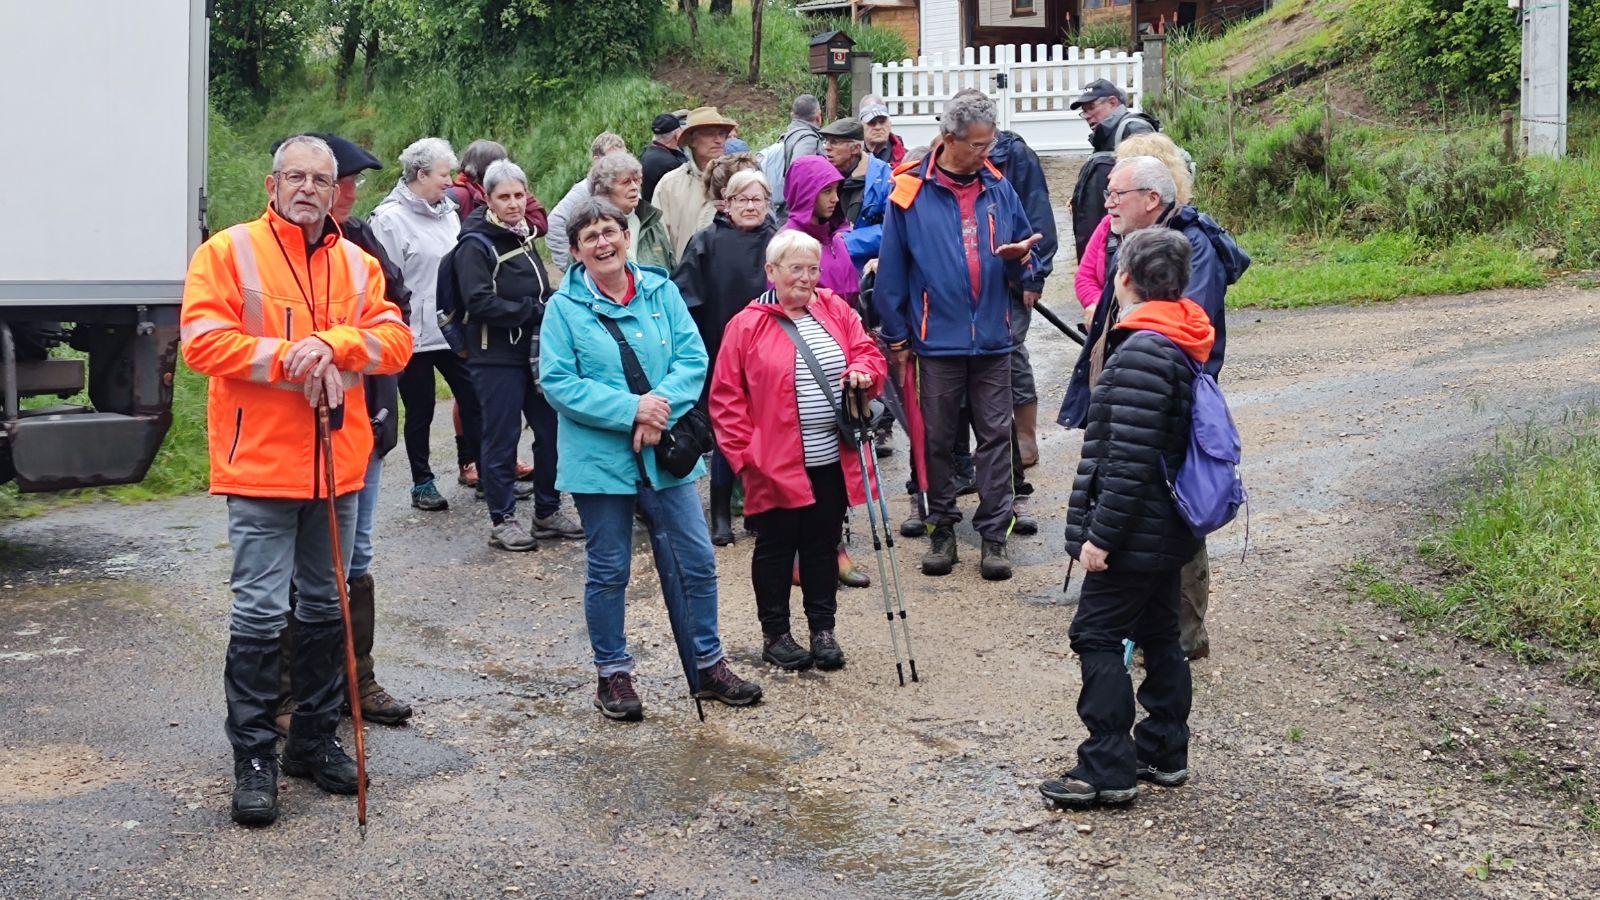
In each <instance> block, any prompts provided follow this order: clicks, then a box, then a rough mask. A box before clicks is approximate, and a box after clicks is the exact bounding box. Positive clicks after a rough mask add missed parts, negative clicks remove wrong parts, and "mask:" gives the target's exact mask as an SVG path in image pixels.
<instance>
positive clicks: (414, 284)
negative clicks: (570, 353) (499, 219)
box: [371, 137, 483, 510]
mask: <svg viewBox="0 0 1600 900" xmlns="http://www.w3.org/2000/svg"><path fill="white" fill-rule="evenodd" d="M455 167H456V155H455V152H454V151H452V150H451V149H450V145H449V144H448V143H445V141H444V140H443V139H441V138H436V137H428V138H423V139H421V140H419V141H417V142H415V143H413V144H412V145H411V146H409V147H407V148H406V149H405V150H404V151H402V152H401V153H400V168H401V173H400V180H399V182H397V183H396V184H395V186H394V190H392V191H390V192H389V196H387V197H385V198H384V199H383V202H382V203H379V204H378V208H377V209H375V210H373V211H372V219H371V224H372V230H373V232H374V233H375V234H376V235H377V237H378V242H379V243H381V244H383V249H384V250H385V251H386V252H387V253H388V254H389V258H390V259H391V260H393V261H394V263H395V264H396V265H398V266H399V267H400V269H401V271H403V272H404V273H405V279H406V286H407V287H409V288H411V333H412V335H413V336H414V338H415V350H414V352H413V353H412V355H411V362H410V363H409V364H408V365H407V366H406V368H405V371H404V372H402V373H401V374H400V400H401V402H403V403H404V404H405V408H406V428H405V438H406V456H407V457H409V458H410V460H411V483H412V488H411V505H412V506H415V507H416V508H418V509H424V510H441V509H448V508H449V506H450V504H449V502H448V501H446V500H445V499H444V497H443V496H442V495H441V494H440V493H439V488H438V487H437V486H436V485H435V484H434V477H433V469H432V468H431V467H430V466H429V464H428V436H429V429H430V427H431V426H432V425H433V405H434V375H433V373H434V371H435V370H437V371H438V372H439V374H441V375H443V376H444V380H445V382H446V383H447V384H449V385H450V393H451V394H453V395H455V398H456V404H457V406H458V407H459V408H460V410H461V424H462V433H461V434H459V435H457V436H456V464H457V465H458V466H459V467H460V479H461V482H462V483H463V484H473V485H476V482H477V480H478V472H477V469H478V444H479V441H480V434H481V428H482V422H483V417H482V414H481V411H480V409H479V406H478V395H477V393H476V392H475V391H474V390H473V389H472V379H471V378H470V377H469V375H468V374H467V365H466V361H465V360H463V359H462V358H461V357H460V356H457V355H456V354H455V353H454V352H453V351H452V350H451V349H450V345H449V344H448V343H447V342H446V341H445V339H444V334H443V333H442V332H441V331H440V330H439V320H438V298H437V296H436V291H437V287H438V281H439V261H440V260H441V259H443V258H444V255H445V254H446V253H448V252H450V250H451V249H452V248H453V247H455V245H456V235H457V233H458V232H459V231H460V230H461V221H460V219H459V218H458V217H457V216H456V204H455V201H454V200H451V199H450V198H449V196H447V195H446V193H445V189H446V188H448V187H449V186H450V172H451V170H452V169H454V168H455Z"/></svg>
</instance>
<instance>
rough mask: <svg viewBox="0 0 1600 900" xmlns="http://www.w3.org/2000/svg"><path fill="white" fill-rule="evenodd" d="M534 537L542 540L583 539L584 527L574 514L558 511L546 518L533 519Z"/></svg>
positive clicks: (535, 517)
mask: <svg viewBox="0 0 1600 900" xmlns="http://www.w3.org/2000/svg"><path fill="white" fill-rule="evenodd" d="M533 536H534V537H541V538H581V537H583V525H582V524H581V523H580V522H579V521H578V520H577V518H575V517H574V516H573V515H572V513H570V512H567V511H566V510H565V509H558V510H556V511H555V512H553V513H551V514H550V515H548V516H545V517H544V518H542V519H541V518H539V517H538V516H534V517H533Z"/></svg>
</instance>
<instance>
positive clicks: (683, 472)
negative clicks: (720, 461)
mask: <svg viewBox="0 0 1600 900" xmlns="http://www.w3.org/2000/svg"><path fill="white" fill-rule="evenodd" d="M598 318H599V319H600V324H601V325H603V326H605V329H606V331H608V332H610V333H611V337H612V338H613V339H615V340H616V342H617V349H618V350H619V351H620V352H621V353H622V374H623V375H624V376H626V377H627V379H628V390H630V391H633V392H634V393H635V394H639V395H640V396H643V395H645V394H648V393H650V378H649V376H647V375H645V374H644V366H642V365H640V364H639V357H638V355H637V354H635V353H634V352H633V346H632V345H631V344H629V343H628V339H627V338H625V337H623V336H622V326H620V325H618V324H617V323H616V321H615V320H614V319H612V318H611V317H610V316H598ZM716 445H717V442H716V438H715V437H713V436H712V434H711V417H710V416H707V415H706V414H705V412H704V411H702V410H701V409H700V407H698V406H691V407H689V411H688V412H686V413H684V414H683V417H682V418H680V419H679V420H678V421H677V423H675V424H674V425H673V426H672V427H671V428H668V429H667V430H666V431H665V432H663V433H662V434H661V443H659V444H657V445H656V462H657V463H659V464H660V465H661V468H663V469H666V470H667V472H668V473H669V474H671V475H672V477H674V478H687V477H688V476H689V473H690V472H693V471H694V467H695V464H696V463H698V462H700V458H701V457H702V456H705V455H706V454H707V453H710V452H711V449H712V448H713V447H715V446H716ZM639 475H640V477H645V478H646V484H648V483H649V479H648V477H646V476H645V473H644V461H643V459H640V461H639Z"/></svg>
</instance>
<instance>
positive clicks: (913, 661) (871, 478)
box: [851, 388, 919, 685]
mask: <svg viewBox="0 0 1600 900" xmlns="http://www.w3.org/2000/svg"><path fill="white" fill-rule="evenodd" d="M851 393H852V394H853V395H854V396H855V399H856V407H857V409H858V410H864V411H865V412H862V414H861V422H862V423H863V425H862V430H863V431H862V433H863V435H865V434H867V433H869V432H870V431H871V427H872V416H871V414H870V410H871V409H872V402H871V401H870V400H869V399H867V392H866V390H865V389H864V388H856V389H854V390H853V391H852V392H851ZM867 444H868V442H867V441H865V440H863V441H861V442H860V446H858V447H857V448H856V450H857V451H858V452H859V453H860V454H861V474H862V477H863V478H864V479H867V521H868V523H869V524H872V525H873V528H874V531H873V535H872V545H873V547H874V548H876V547H877V546H878V535H877V530H876V529H877V528H878V527H879V526H881V527H882V529H883V538H884V541H885V543H886V544H887V545H888V548H889V553H888V556H889V574H890V577H892V578H893V579H894V597H895V603H894V605H892V606H891V604H890V602H889V586H888V585H887V584H885V585H884V587H883V608H884V612H885V613H886V614H887V615H888V616H889V636H890V639H891V641H892V640H893V638H894V617H895V613H896V612H898V613H899V616H900V637H901V639H902V640H903V641H904V642H905V645H906V661H907V662H908V663H909V664H910V666H911V680H912V681H918V680H919V679H918V678H917V655H916V653H915V652H913V651H912V649H911V625H910V623H909V622H907V621H906V595H905V591H904V590H903V589H902V588H901V586H900V563H899V561H898V560H897V559H896V558H895V554H894V528H892V527H891V526H890V525H889V502H888V501H887V500H885V499H884V496H883V479H882V478H881V477H880V475H879V472H878V457H877V454H876V453H868V452H867V451H866V445H867ZM869 462H870V467H869ZM874 492H875V493H876V494H877V495H878V511H879V516H878V518H877V520H876V521H874V519H873V516H872V495H873V493H874ZM879 565H882V559H881V558H880V559H879ZM898 660H899V651H898V650H897V651H896V665H897V666H898ZM900 684H901V685H904V684H905V678H904V677H902V678H901V679H900Z"/></svg>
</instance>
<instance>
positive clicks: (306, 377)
mask: <svg viewBox="0 0 1600 900" xmlns="http://www.w3.org/2000/svg"><path fill="white" fill-rule="evenodd" d="M336 173H337V169H336V164H335V162H334V155H333V151H332V150H331V149H329V147H328V145H327V144H326V143H325V142H323V141H322V140H321V139H319V138H314V137H310V136H307V135H300V136H297V137H293V138H290V139H289V140H287V141H284V142H283V144H282V146H280V147H279V148H278V150H277V152H276V153H275V154H274V155H273V159H272V174H271V175H269V176H267V182H266V187H267V195H268V205H267V211H266V213H265V214H264V215H262V216H261V218H259V219H256V220H255V221H253V222H245V223H243V224H240V225H235V226H233V227H232V228H229V229H228V230H226V231H224V232H222V233H221V234H218V235H216V236H214V237H212V238H211V239H210V240H209V241H207V242H206V243H205V244H204V245H203V246H201V248H200V249H199V251H198V252H196V253H195V256H194V260H193V261H192V262H191V263H190V264H189V275H188V279H187V281H186V282H185V284H184V290H183V353H184V359H185V360H187V361H188V363H189V365H190V366H191V367H192V368H193V369H194V370H195V371H197V372H200V373H201V374H204V375H209V376H211V385H210V391H209V397H208V400H207V410H206V415H207V422H208V426H207V427H208V429H209V432H208V433H209V437H210V444H211V492H212V493H213V494H221V495H223V496H225V497H227V498H228V540H229V543H230V544H231V545H232V547H233V577H232V579H231V585H232V589H233V612H232V621H231V627H230V638H229V641H228V658H227V663H226V666H225V668H224V673H223V686H224V689H225V691H226V694H227V699H228V719H227V734H228V741H229V743H231V744H232V745H233V755H234V779H235V781H234V792H233V820H234V821H235V822H238V823H239V824H241V825H266V824H270V823H271V822H273V821H274V820H275V819H276V818H277V816H278V769H279V760H278V758H277V756H276V755H275V754H274V748H275V747H276V744H277V737H278V734H277V730H276V729H275V728H274V722H273V715H274V713H275V711H276V708H277V705H278V692H279V680H278V679H279V666H280V662H281V660H280V656H279V649H278V635H279V633H280V632H281V631H282V630H283V628H284V622H285V617H286V615H288V614H289V586H290V582H291V580H292V581H293V582H294V586H295V588H296V589H297V591H298V594H299V600H298V602H297V603H296V605H295V607H294V613H293V614H294V616H295V619H296V638H297V644H298V646H297V647H296V648H295V653H294V662H293V666H294V672H293V673H292V679H291V680H292V681H293V684H294V695H295V711H294V716H293V719H292V724H291V726H290V728H289V737H288V742H287V743H286V744H285V745H284V748H283V757H282V768H283V771H284V772H285V773H286V774H289V775H296V776H301V777H308V778H312V779H314V780H315V781H316V783H317V785H318V786H319V787H321V788H322V789H323V790H325V791H329V792H331V793H337V794H354V793H355V792H356V786H357V785H356V766H355V762H354V760H352V759H351V758H350V757H349V755H347V754H346V753H345V752H344V750H343V748H341V747H340V745H339V741H338V739H337V738H336V737H335V728H336V727H337V726H338V724H339V705H340V702H341V701H342V699H343V697H344V667H343V665H342V660H343V649H344V643H343V642H344V623H343V621H342V619H341V617H340V612H339V594H338V586H337V585H336V584H335V582H334V573H333V561H332V541H331V539H330V537H329V533H328V520H327V512H326V497H325V495H324V494H323V493H322V492H323V487H322V485H321V484H320V483H319V481H318V475H319V472H320V467H321V466H322V459H321V456H320V453H319V451H318V448H317V438H316V407H317V404H318V403H319V402H320V401H322V400H323V399H326V400H327V402H328V405H329V406H330V407H333V408H335V416H336V417H337V416H338V412H339V408H340V407H342V406H343V405H344V404H346V403H348V404H350V405H352V406H353V407H354V408H355V410H357V412H356V413H355V414H353V415H349V416H344V417H343V424H342V426H340V427H339V428H338V430H336V431H335V432H334V433H333V459H334V468H335V478H336V482H337V491H336V492H335V493H336V494H337V507H338V518H339V525H340V528H341V531H342V535H341V538H340V546H341V548H342V549H343V551H344V554H345V559H344V564H345V566H348V565H349V564H350V551H351V548H352V546H353V544H354V541H353V540H352V538H353V534H354V530H355V522H356V496H357V492H359V491H360V490H361V486H362V484H363V481H364V479H365V477H366V470H367V460H368V458H369V457H370V456H371V455H372V426H371V424H370V423H369V422H368V421H367V417H366V413H365V410H366V403H365V398H364V397H363V396H362V385H361V376H362V375H363V374H386V373H392V372H398V371H399V370H400V369H402V368H404V367H405V364H406V361H407V360H409V359H410V358H411V329H410V328H409V327H407V326H406V323H405V322H404V320H402V319H401V317H400V311H399V309H398V308H397V307H396V306H395V305H394V304H393V303H390V302H389V301H388V300H386V299H384V293H383V270H382V269H381V268H380V267H379V265H378V261H377V260H375V259H373V258H372V257H371V256H368V255H367V254H366V253H364V252H362V250H361V249H360V248H359V247H357V246H356V245H355V244H353V243H351V242H350V241H348V240H345V239H344V238H343V237H342V236H341V235H340V233H339V227H338V226H337V225H336V224H335V223H334V220H333V219H332V218H330V217H329V215H328V211H329V209H330V208H331V207H332V205H333V199H334V185H335V180H336Z"/></svg>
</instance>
